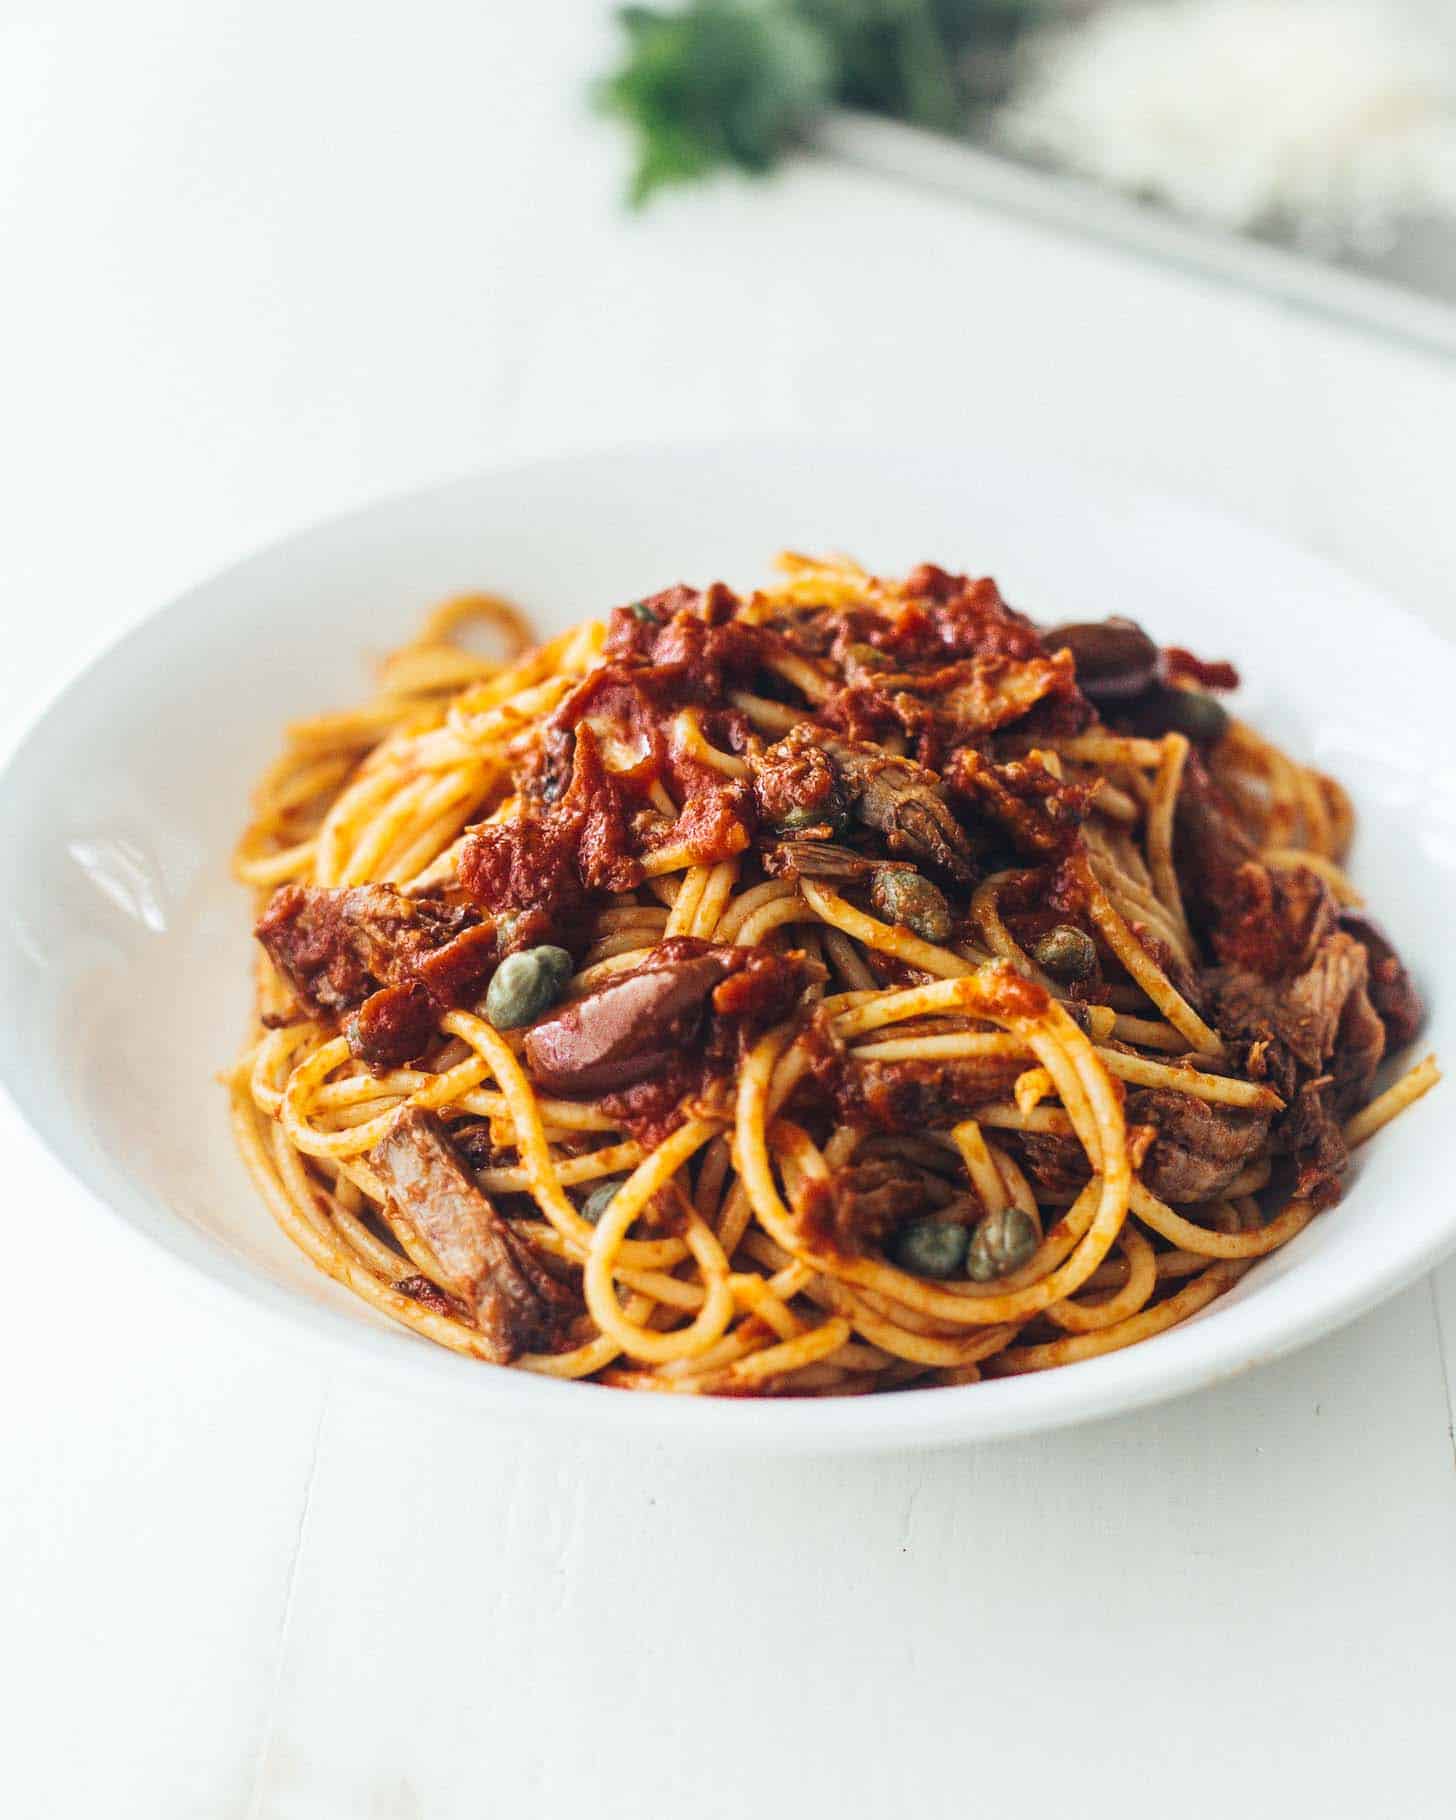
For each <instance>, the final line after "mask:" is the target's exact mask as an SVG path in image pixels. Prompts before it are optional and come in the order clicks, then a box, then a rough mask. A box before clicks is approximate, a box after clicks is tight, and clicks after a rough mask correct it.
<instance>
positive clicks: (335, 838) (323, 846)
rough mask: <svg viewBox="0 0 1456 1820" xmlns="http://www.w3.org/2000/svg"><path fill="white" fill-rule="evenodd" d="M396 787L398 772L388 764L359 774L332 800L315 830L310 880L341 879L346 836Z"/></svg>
mask: <svg viewBox="0 0 1456 1820" xmlns="http://www.w3.org/2000/svg"><path fill="white" fill-rule="evenodd" d="M398 787H399V778H398V775H397V774H396V773H395V772H394V771H393V770H392V769H391V768H389V767H387V766H381V767H380V768H379V769H378V770H375V771H372V772H364V773H361V775H360V776H359V777H357V778H356V779H355V780H354V782H353V783H352V784H349V785H347V786H346V787H345V788H344V790H343V792H342V793H341V794H340V795H339V796H338V797H337V798H336V799H335V801H334V803H333V805H332V807H331V808H330V809H329V812H328V814H327V815H326V816H325V817H324V819H323V825H322V826H321V827H320V829H319V831H318V845H317V848H316V849H315V855H314V883H315V884H318V885H337V884H340V883H341V882H342V879H343V873H344V868H345V866H346V865H347V863H348V858H349V854H350V852H351V851H352V846H351V844H349V835H350V830H351V829H352V828H355V827H357V826H358V825H359V824H360V823H361V822H362V821H363V820H364V819H365V818H366V817H367V816H368V815H369V814H370V813H372V811H373V810H374V809H376V808H377V807H378V806H379V805H380V804H381V803H383V802H384V801H385V800H386V799H387V798H388V797H389V796H390V794H391V793H392V792H393V791H394V790H396V789H397V788H398Z"/></svg>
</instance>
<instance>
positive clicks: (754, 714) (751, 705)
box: [728, 689, 809, 736]
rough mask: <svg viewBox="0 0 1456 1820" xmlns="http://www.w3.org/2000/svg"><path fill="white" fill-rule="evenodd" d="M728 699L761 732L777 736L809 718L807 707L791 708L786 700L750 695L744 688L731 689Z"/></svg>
mask: <svg viewBox="0 0 1456 1820" xmlns="http://www.w3.org/2000/svg"><path fill="white" fill-rule="evenodd" d="M728 699H729V701H730V702H732V704H733V706H734V707H735V708H737V709H739V710H740V712H742V713H743V714H745V715H746V716H747V717H748V719H749V720H750V721H751V722H752V723H753V725H754V726H755V727H757V728H758V729H759V730H760V731H761V732H764V733H772V734H774V735H775V736H777V735H778V734H780V733H787V732H788V730H789V728H790V727H797V726H798V724H799V722H800V721H801V720H807V719H808V718H809V715H808V710H807V709H805V708H791V707H790V706H789V705H788V704H787V703H786V702H781V701H770V700H769V699H768V698H767V697H766V696H763V695H750V694H748V693H747V691H746V690H743V689H730V690H729V692H728Z"/></svg>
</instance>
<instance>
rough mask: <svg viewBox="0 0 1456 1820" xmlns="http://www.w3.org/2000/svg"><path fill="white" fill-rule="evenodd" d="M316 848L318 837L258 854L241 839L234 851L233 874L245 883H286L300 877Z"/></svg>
mask: <svg viewBox="0 0 1456 1820" xmlns="http://www.w3.org/2000/svg"><path fill="white" fill-rule="evenodd" d="M246 838H247V837H245V839H246ZM317 852H318V841H317V839H316V838H310V839H309V840H303V841H298V842H296V843H295V844H294V845H293V846H291V847H280V848H279V849H278V850H277V851H276V852H274V853H268V854H259V855H256V856H255V855H253V854H251V853H250V852H249V851H248V850H247V849H246V848H245V846H244V843H243V841H239V842H238V845H237V849H236V851H235V852H234V854H233V877H234V878H235V879H237V880H238V882H239V883H240V884H244V885H262V886H273V885H283V884H287V882H288V881H289V879H292V878H299V877H301V876H302V875H303V874H305V873H306V872H307V871H308V869H309V867H310V866H311V865H312V864H313V861H314V856H315V854H316V853H317Z"/></svg>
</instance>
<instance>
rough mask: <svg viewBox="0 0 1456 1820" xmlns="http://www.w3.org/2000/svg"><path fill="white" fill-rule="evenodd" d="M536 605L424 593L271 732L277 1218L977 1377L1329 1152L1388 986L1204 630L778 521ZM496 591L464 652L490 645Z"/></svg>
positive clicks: (1213, 1287) (1242, 1267) (603, 1343)
mask: <svg viewBox="0 0 1456 1820" xmlns="http://www.w3.org/2000/svg"><path fill="white" fill-rule="evenodd" d="M782 569H783V573H782V577H781V579H780V581H779V582H778V584H777V585H776V586H774V587H772V588H770V589H768V590H766V591H761V592H756V593H753V594H750V595H748V596H746V597H739V596H737V595H735V594H733V593H731V592H730V591H729V590H728V589H727V588H725V587H723V586H722V585H721V584H717V585H714V586H713V587H711V588H708V589H706V590H703V591H699V590H696V589H691V588H686V587H677V588H673V589H669V590H667V591H666V592H665V593H663V594H659V595H656V596H654V597H652V598H650V599H647V600H643V601H637V602H633V603H632V604H631V605H629V606H627V607H622V608H618V609H616V610H615V611H614V612H613V613H612V614H611V615H610V616H609V619H608V620H607V621H605V622H592V623H588V624H585V625H582V626H578V627H576V628H574V629H573V630H571V631H569V632H567V633H565V634H563V635H562V636H561V637H559V638H556V639H554V640H552V641H551V642H549V643H547V644H545V645H541V646H532V645H531V641H530V637H529V634H528V631H527V628H526V626H525V625H524V623H523V622H522V620H521V619H520V617H519V615H518V614H517V613H516V611H515V610H514V608H512V607H511V606H510V605H509V604H508V603H506V602H504V601H501V600H499V599H497V598H496V597H494V596H490V595H468V596H462V597H460V598H459V599H455V600H451V601H448V602H446V603H445V604H444V605H443V606H442V607H440V608H438V609H437V610H436V611H435V612H434V613H433V614H432V615H431V616H430V617H429V618H428V619H427V621H426V622H425V625H424V626H423V628H422V629H421V632H420V635H419V636H418V638H417V639H416V640H415V641H414V642H413V643H412V644H410V645H408V646H406V647H405V648H404V649H403V650H401V651H398V652H396V653H394V654H393V655H392V656H391V657H390V658H389V659H388V660H387V661H386V662H385V664H384V665H383V667H382V671H381V674H380V686H379V690H378V693H377V694H376V696H375V698H374V699H373V700H371V701H370V702H368V703H366V704H365V705H364V706H362V707H360V708H358V709H356V710H354V711H352V712H346V713H339V714H328V715H323V716H320V717H318V718H316V719H314V720H310V721H305V722H302V723H299V724H297V725H295V726H294V727H292V728H291V729H290V730H289V735H288V741H287V747H286V750H285V752H284V754H283V756H282V757H281V758H280V759H279V760H278V762H277V763H276V764H275V765H273V766H272V767H271V769H270V770H269V771H268V772H267V774H266V775H265V776H264V778H263V779H262V781H261V782H260V784H259V786H258V788H257V790H256V793H255V808H254V814H253V818H252V821H251V822H250V824H249V826H248V828H247V830H246V832H245V834H244V836H243V838H242V840H241V842H240V843H239V847H238V851H237V861H236V867H237V873H238V876H239V878H240V879H241V880H242V882H243V883H244V884H246V885H248V886H250V887H251V888H252V889H253V890H254V892H255V894H256V896H257V902H258V911H259V920H258V926H257V933H258V937H259V946H258V949H257V953H256V962H257V965H256V1017H255V1023H254V1028H253V1030H252V1032H251V1034H250V1036H249V1039H248V1042H247V1046H246V1048H245V1051H244V1053H243V1055H242V1057H241V1059H240V1060H239V1062H238V1064H237V1065H236V1067H235V1068H234V1070H233V1072H232V1075H231V1097H232V1108H233V1119H234V1125H235V1129H236V1134H237V1139H238V1143H239V1146H240V1149H241V1151H242V1154H243V1156H244V1158H245V1160H246V1162H247V1164H248V1167H249V1169H250V1170H251V1172H252V1174H253V1177H254V1179H255V1181H256V1182H257V1184H258V1186H259V1188H260V1190H261V1192H262V1195H263V1197H264V1199H265V1200H266V1202H267V1204H268V1206H269V1207H270V1209H271V1211H272V1212H273V1214H274V1216H275V1218H276V1219H277V1220H278V1222H279V1224H280V1225H281V1226H282V1228H283V1230H284V1231H285V1232H286V1233H287V1234H288V1235H289V1237H290V1238H292V1239H293V1240H294V1241H295V1243H297V1244H298V1245H299V1247H300V1248H301V1249H302V1250H303V1251H304V1252H305V1253H306V1254H307V1255H308V1257H309V1258H311V1259H312V1261H313V1262H314V1263H315V1264H316V1265H317V1266H318V1267H319V1268H320V1269H321V1270H324V1271H326V1272H327V1273H328V1274H329V1275H331V1276H333V1277H335V1278H336V1279H338V1280H339V1281H340V1282H341V1283H344V1284H345V1285H346V1286H347V1287H349V1288H350V1289H352V1290H353V1291H355V1293H356V1294H358V1295H359V1296H360V1297H362V1298H363V1299H364V1300H365V1301H367V1302H368V1303H370V1304H371V1305H372V1306H373V1307H374V1308H375V1309H377V1310H378V1311H379V1312H381V1313H383V1314H385V1315H387V1316H389V1317H390V1318H392V1319H393V1320H395V1321H398V1322H400V1323H402V1324H403V1325H405V1326H407V1327H409V1328H411V1329H413V1330H414V1331H415V1332H416V1333H418V1334H420V1335H422V1336H424V1337H425V1338H427V1339H430V1340H434V1341H436V1342H437V1343H439V1344H441V1345H443V1346H447V1347H450V1348H452V1349H454V1350H455V1351H457V1352H460V1353H464V1354H467V1355H470V1356H473V1357H477V1358H481V1359H487V1360H491V1361H493V1362H497V1363H513V1364H515V1365H517V1366H520V1367H523V1368H524V1369H526V1370H530V1371H535V1372H542V1373H546V1374H549V1375H553V1376H557V1377H567V1378H593V1379H596V1380H597V1381H599V1382H603V1383H606V1384H613V1385H619V1386H625V1387H630V1388H642V1389H653V1390H658V1391H675V1392H679V1393H716V1394H726V1395H760V1394H769V1393H790V1394H802V1395H825V1394H846V1393H854V1392H864V1391H871V1390H890V1389H895V1388H899V1387H902V1386H907V1385H928V1384H963V1383H966V1382H969V1381H972V1380H974V1379H976V1378H978V1377H981V1376H983V1375H996V1376H1000V1375H1005V1374H1009V1373H1016V1372H1024V1371H1035V1370H1042V1369H1045V1368H1047V1367H1050V1366H1057V1365H1062V1364H1067V1363H1071V1362H1074V1361H1077V1360H1081V1359H1086V1358H1090V1357H1094V1356H1096V1355H1097V1354H1100V1353H1104V1352H1109V1351H1113V1350H1115V1349H1117V1348H1119V1347H1123V1346H1127V1345H1131V1344H1133V1343H1135V1342H1137V1341H1139V1340H1142V1339H1144V1338H1146V1337H1148V1336H1150V1335H1153V1334H1156V1333H1159V1332H1161V1331H1163V1330H1165V1329H1167V1328H1168V1327H1171V1326H1173V1325H1175V1324H1176V1323H1178V1322H1180V1321H1182V1320H1185V1319H1187V1318H1189V1317H1190V1316H1191V1315H1193V1314H1194V1313H1196V1312H1197V1311H1198V1310H1200V1309H1201V1308H1203V1307H1205V1306H1206V1305H1207V1304H1208V1303H1209V1302H1210V1301H1211V1300H1213V1299H1214V1298H1215V1297H1216V1296H1218V1295H1220V1294H1222V1293H1223V1291H1224V1290H1225V1289H1227V1288H1228V1287H1230V1285H1232V1284H1233V1283H1234V1282H1235V1281H1237V1280H1238V1278H1239V1277H1240V1276H1241V1275H1242V1274H1243V1272H1245V1271H1246V1270H1248V1269H1249V1268H1250V1267H1251V1265H1252V1264H1253V1262H1254V1261H1255V1260H1256V1259H1258V1258H1260V1257H1263V1256H1265V1255H1267V1254H1268V1253H1269V1252H1270V1251H1272V1250H1274V1249H1276V1248H1277V1247H1278V1246H1280V1245H1283V1244H1285V1243H1286V1242H1288V1240H1290V1239H1291V1238H1293V1237H1294V1236H1295V1234H1297V1233H1298V1232H1299V1231H1301V1230H1302V1229H1303V1227H1304V1226H1305V1225H1306V1224H1307V1223H1308V1222H1309V1221H1310V1219H1312V1218H1313V1217H1314V1216H1315V1215H1316V1214H1317V1213H1318V1212H1319V1210H1320V1209H1321V1208H1322V1207H1325V1206H1327V1205H1329V1204H1330V1202H1331V1201H1333V1200H1334V1199H1335V1198H1337V1196H1338V1193H1339V1190H1340V1181H1341V1176H1342V1172H1343V1170H1344V1167H1345V1163H1346V1158H1347V1153H1348V1151H1349V1150H1350V1149H1351V1148H1353V1147H1354V1146H1356V1145H1358V1144H1360V1143H1363V1142H1365V1141H1366V1140H1367V1139H1368V1138H1370V1137H1371V1136H1373V1135H1374V1133H1375V1132H1376V1131H1377V1130H1378V1129H1380V1127H1381V1126H1382V1125H1383V1124H1385V1123H1386V1122H1388V1120H1389V1119H1390V1118H1392V1117H1394V1116H1395V1115H1396V1114H1397V1113H1398V1112H1400V1111H1401V1110H1402V1109H1403V1108H1404V1107H1405V1106H1407V1105H1409V1104H1410V1103H1411V1102H1412V1101H1413V1100H1414V1099H1416V1098H1418V1097H1419V1096H1420V1095H1421V1094H1422V1093H1424V1092H1425V1091H1426V1090H1427V1089H1428V1088H1429V1087H1430V1086H1431V1085H1433V1084H1434V1082H1435V1081H1436V1080H1437V1078H1438V1075H1437V1071H1436V1068H1435V1064H1434V1062H1433V1061H1432V1060H1431V1059H1429V1058H1428V1059H1426V1060H1425V1061H1422V1062H1420V1063H1419V1064H1418V1065H1416V1066H1415V1067H1414V1068H1412V1069H1410V1070H1409V1071H1408V1072H1406V1073H1405V1074H1404V1075H1402V1076H1401V1077H1400V1078H1399V1079H1397V1080H1396V1081H1395V1083H1394V1084H1393V1085H1389V1086H1386V1088H1385V1090H1384V1091H1383V1092H1381V1093H1379V1094H1376V1091H1375V1088H1376V1076H1377V1069H1378V1068H1380V1066H1381V1064H1382V1063H1383V1062H1384V1061H1385V1059H1386V1056H1387V1053H1388V1052H1390V1051H1394V1050H1396V1049H1399V1048H1403V1047H1405V1046H1406V1045H1407V1044H1409V1043H1410V1041H1411V1040H1412V1039H1413V1037H1414V1036H1415V1034H1416V1031H1417V1028H1418V1026H1419V1023H1420V1019H1421V1010H1420V1005H1419V1002H1418V1000H1417V998H1416V995H1415V992H1414V990H1413V988H1412V986H1411V983H1410V981H1409V979H1408V977H1407V975H1406V973H1405V970H1404V968H1403V967H1402V965H1401V963H1400V960H1399V958H1398V957H1397V956H1396V954H1395V953H1394V951H1393V950H1392V949H1391V947H1390V945H1389V943H1388V942H1386V941H1385V939H1384V937H1383V936H1382V935H1381V934H1380V932H1379V930H1378V929H1377V928H1376V927H1375V925H1373V924H1372V923H1370V922H1369V921H1368V920H1367V919H1366V918H1365V916H1364V915H1363V913H1362V912H1361V911H1360V908H1359V906H1360V902H1361V900H1360V898H1359V895H1358V894H1357V893H1356V891H1355V889H1354V887H1353V886H1352V885H1351V884H1350V883H1349V881H1348V879H1347V878H1346V876H1345V873H1344V870H1343V860H1344V855H1345V850H1346V847H1347V845H1348V842H1349V839H1350V836H1351V833H1352V827H1353V821H1352V816H1351V813H1350V808H1349V802H1348V799H1347V797H1346V796H1345V794H1344V792H1343V791H1342V790H1341V789H1340V788H1339V786H1338V785H1336V784H1335V783H1334V782H1333V781H1332V780H1331V779H1329V778H1326V777H1323V776H1321V775H1320V774H1318V773H1317V772H1313V771H1310V770H1308V769H1306V768H1305V767H1303V766H1301V765H1299V764H1297V763H1295V761H1293V760H1292V759H1290V758H1289V757H1287V756H1286V755H1285V754H1284V753H1282V752H1281V751H1279V750H1278V748H1277V747H1275V746H1273V745H1272V744H1270V743H1269V742H1267V741H1266V740H1265V739H1264V738H1262V737H1261V736H1260V735H1258V734H1256V733H1255V732H1254V731H1253V730H1252V729H1250V728H1248V727H1246V726H1244V725H1243V724H1241V723H1240V722H1238V721H1234V720H1231V719H1230V718H1229V717H1228V715H1227V714H1226V712H1225V711H1224V710H1223V708H1222V707H1221V706H1220V704H1219V703H1218V701H1217V699H1216V692H1217V691H1220V690H1224V689H1228V688H1230V687H1233V686H1234V685H1235V684H1236V681H1237V678H1236V677H1235V676H1234V674H1233V672H1232V671H1230V670H1229V668H1228V666H1227V665H1222V664H1215V665H1208V664H1202V663H1200V662H1199V660H1197V659H1195V658H1193V657H1191V656H1190V655H1189V654H1188V653H1187V652H1183V651H1177V650H1170V651H1167V652H1159V651H1158V649H1157V648H1156V647H1155V646H1154V645H1153V644H1152V643H1151V641H1150V640H1148V639H1147V637H1146V635H1145V634H1144V633H1142V632H1141V630H1140V629H1139V628H1137V627H1136V626H1133V625H1131V624H1130V623H1129V622H1126V621H1117V620H1113V621H1107V622H1102V623H1101V624H1093V625H1081V626H1064V627H1060V628H1056V629H1053V630H1049V631H1043V630H1039V629H1038V628H1037V627H1036V626H1034V625H1033V624H1032V623H1031V622H1030V621H1029V620H1027V619H1025V618H1024V617H1023V616H1022V615H1020V614H1019V613H1016V612H1015V611H1013V610H1012V609H1011V608H1009V607H1008V606H1007V605H1006V604H1005V603H1004V601H1003V600H1002V599H1001V597H1000V595H999V594H998V592H997V591H996V589H995V586H994V584H992V583H991V582H989V581H969V580H967V579H966V578H964V577H959V576H954V575H950V574H947V573H945V572H944V571H942V570H940V569H936V568H933V567H929V566H926V567H922V568H921V569H918V570H916V571H915V572H914V573H913V574H911V575H910V576H909V577H907V578H905V579H904V580H901V581H896V580H887V579H883V578H878V577H875V576H872V575H869V574H867V573H866V572H864V571H863V570H861V569H860V568H858V567H857V566H855V565H854V564H853V563H850V562H848V561H845V560H832V561H815V560H811V559H808V558H804V557H798V556H789V557H785V558H783V559H782ZM482 632H483V633H485V634H487V635H488V636H489V637H490V638H491V639H492V640H494V641H495V643H496V645H497V647H498V648H497V649H496V650H494V651H492V652H491V653H489V654H488V655H481V654H478V653H477V651H476V649H475V647H474V642H473V638H474V635H475V634H479V633H482Z"/></svg>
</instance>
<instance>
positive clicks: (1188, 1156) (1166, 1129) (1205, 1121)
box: [1126, 1087, 1269, 1202]
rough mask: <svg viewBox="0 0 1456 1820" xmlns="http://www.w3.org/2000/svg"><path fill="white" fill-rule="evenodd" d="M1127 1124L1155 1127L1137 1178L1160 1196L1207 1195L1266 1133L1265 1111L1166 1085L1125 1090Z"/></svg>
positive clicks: (1234, 1172)
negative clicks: (1218, 1102) (1224, 1103)
mask: <svg viewBox="0 0 1456 1820" xmlns="http://www.w3.org/2000/svg"><path fill="white" fill-rule="evenodd" d="M1126 1115H1127V1120H1128V1123H1129V1124H1133V1125H1151V1126H1152V1127H1153V1128H1154V1130H1155V1131H1156V1132H1157V1136H1156V1138H1155V1139H1154V1140H1153V1143H1152V1145H1151V1147H1150V1148H1149V1150H1148V1152H1147V1155H1146V1156H1145V1157H1144V1159H1143V1164H1142V1170H1141V1174H1142V1179H1143V1181H1144V1182H1145V1183H1146V1184H1147V1186H1148V1187H1149V1188H1150V1189H1151V1190H1152V1191H1153V1193H1154V1194H1156V1195H1159V1196H1161V1197H1162V1199H1163V1200H1165V1201H1175V1202H1176V1201H1210V1200H1212V1199H1213V1198H1214V1196H1215V1195H1218V1194H1221V1193H1222V1192H1223V1190H1224V1189H1225V1188H1227V1187H1228V1185H1229V1183H1230V1182H1231V1181H1233V1179H1234V1177H1235V1176H1236V1175H1238V1173H1239V1172H1240V1170H1242V1169H1243V1168H1244V1167H1245V1166H1246V1165H1247V1164H1248V1163H1250V1162H1251V1161H1252V1160H1253V1158H1254V1156H1255V1155H1256V1154H1257V1153H1258V1151H1259V1149H1260V1148H1261V1146H1262V1145H1263V1143H1264V1141H1265V1139H1266V1138H1267V1137H1268V1135H1269V1119H1268V1116H1267V1115H1266V1114H1263V1113H1257V1112H1244V1111H1241V1110H1240V1109H1239V1108H1238V1107H1235V1106H1215V1105H1210V1104H1209V1102H1208V1101H1207V1100H1201V1099H1196V1098H1195V1097H1194V1096H1193V1095H1192V1094H1191V1093H1178V1092H1177V1091H1175V1090H1174V1089H1173V1088H1171V1087H1136V1088H1134V1089H1133V1090H1132V1091H1131V1092H1130V1093H1129V1094H1128V1096H1127V1104H1126Z"/></svg>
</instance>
